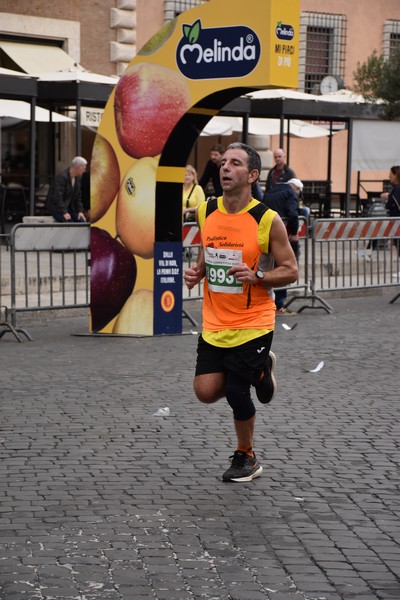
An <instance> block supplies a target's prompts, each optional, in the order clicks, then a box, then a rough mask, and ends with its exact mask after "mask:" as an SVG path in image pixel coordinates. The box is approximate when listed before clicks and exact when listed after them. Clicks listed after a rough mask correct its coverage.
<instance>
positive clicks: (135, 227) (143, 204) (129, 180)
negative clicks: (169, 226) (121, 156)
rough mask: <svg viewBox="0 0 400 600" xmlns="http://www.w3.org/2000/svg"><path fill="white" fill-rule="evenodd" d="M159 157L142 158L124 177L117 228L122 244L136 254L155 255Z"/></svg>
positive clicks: (143, 255) (119, 200)
mask: <svg viewBox="0 0 400 600" xmlns="http://www.w3.org/2000/svg"><path fill="white" fill-rule="evenodd" d="M157 165H158V158H151V157H145V158H141V159H139V160H138V161H137V162H135V164H134V165H133V166H132V167H131V168H130V169H129V170H128V172H127V173H126V175H125V177H124V178H123V180H122V183H121V186H120V189H119V194H118V200H117V211H116V229H117V234H118V236H119V237H120V238H121V240H122V242H123V244H124V245H125V246H126V247H127V248H128V249H129V250H130V251H131V252H132V253H133V254H136V255H137V256H141V257H142V258H151V257H152V256H154V231H155V222H154V221H155V204H156V203H155V195H156V169H157Z"/></svg>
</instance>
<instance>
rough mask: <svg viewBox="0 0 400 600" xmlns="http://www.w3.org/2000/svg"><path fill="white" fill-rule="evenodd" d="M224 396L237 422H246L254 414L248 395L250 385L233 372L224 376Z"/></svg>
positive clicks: (254, 410)
mask: <svg viewBox="0 0 400 600" xmlns="http://www.w3.org/2000/svg"><path fill="white" fill-rule="evenodd" d="M225 395H226V399H227V401H228V404H229V406H230V407H231V408H232V410H233V416H234V418H235V419H236V420H237V421H247V420H248V419H251V418H252V417H253V416H254V415H255V412H256V409H255V407H254V404H253V401H252V399H251V395H250V383H249V382H248V381H247V380H246V379H244V378H243V377H240V375H237V374H236V373H234V372H233V371H228V372H227V375H226V384H225Z"/></svg>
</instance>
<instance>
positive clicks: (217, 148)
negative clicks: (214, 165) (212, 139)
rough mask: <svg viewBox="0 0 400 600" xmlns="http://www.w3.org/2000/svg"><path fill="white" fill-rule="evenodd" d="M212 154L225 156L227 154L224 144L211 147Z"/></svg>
mask: <svg viewBox="0 0 400 600" xmlns="http://www.w3.org/2000/svg"><path fill="white" fill-rule="evenodd" d="M210 152H219V153H220V154H223V153H224V152H225V148H224V146H222V144H214V146H211V150H210Z"/></svg>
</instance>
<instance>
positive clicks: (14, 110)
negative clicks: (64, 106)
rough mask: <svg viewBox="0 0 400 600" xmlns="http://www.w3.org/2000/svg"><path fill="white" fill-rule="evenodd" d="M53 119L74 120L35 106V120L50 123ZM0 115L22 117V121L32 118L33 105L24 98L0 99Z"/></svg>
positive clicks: (57, 120) (60, 121)
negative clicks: (23, 99)
mask: <svg viewBox="0 0 400 600" xmlns="http://www.w3.org/2000/svg"><path fill="white" fill-rule="evenodd" d="M50 115H51V120H52V121H53V122H54V123H64V122H67V121H68V122H70V121H74V120H75V119H71V118H70V117H66V116H64V115H60V114H59V113H56V112H51V113H50V111H49V110H47V109H45V108H41V107H40V106H36V107H35V121H40V122H44V123H48V122H49V121H50ZM0 117H12V118H14V119H20V120H22V121H30V120H31V105H30V104H29V102H23V101H22V100H0Z"/></svg>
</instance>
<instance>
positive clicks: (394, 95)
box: [353, 46, 400, 119]
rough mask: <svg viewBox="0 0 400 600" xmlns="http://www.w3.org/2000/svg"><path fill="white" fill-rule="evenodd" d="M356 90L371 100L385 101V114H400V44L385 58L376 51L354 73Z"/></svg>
mask: <svg viewBox="0 0 400 600" xmlns="http://www.w3.org/2000/svg"><path fill="white" fill-rule="evenodd" d="M353 77H354V80H355V82H356V86H355V91H356V92H357V93H359V94H362V95H363V96H364V97H365V98H366V99H367V100H369V101H371V102H378V101H380V102H382V103H383V116H384V118H386V119H394V118H396V117H399V116H400V46H399V47H398V48H397V50H396V51H395V52H393V53H392V54H391V56H390V57H389V58H388V59H387V60H385V59H384V57H383V55H382V54H381V55H378V54H377V52H376V51H374V52H373V53H372V54H371V56H369V57H368V59H367V61H366V62H365V63H363V64H360V63H358V65H357V69H356V71H355V72H354V73H353Z"/></svg>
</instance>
